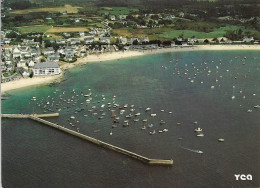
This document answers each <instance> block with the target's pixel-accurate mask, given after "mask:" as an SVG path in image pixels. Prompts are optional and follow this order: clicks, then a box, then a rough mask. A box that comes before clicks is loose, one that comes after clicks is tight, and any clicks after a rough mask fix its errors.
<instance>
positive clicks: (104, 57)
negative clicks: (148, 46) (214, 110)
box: [1, 45, 260, 93]
mask: <svg viewBox="0 0 260 188" xmlns="http://www.w3.org/2000/svg"><path fill="white" fill-rule="evenodd" d="M200 50H260V45H199V46H189V47H173V48H161V49H153V50H147V51H125V52H111V53H104V54H98V55H96V54H92V55H89V56H87V57H83V58H78V60H77V61H76V62H75V63H71V64H68V63H67V64H64V65H62V66H61V69H62V71H63V73H64V72H65V70H67V69H70V68H73V67H76V66H79V65H83V64H86V63H91V62H103V61H109V60H119V59H122V58H130V57H137V56H142V55H148V54H155V53H166V52H178V51H200ZM62 76H63V74H60V75H55V76H39V77H33V78H24V79H20V80H15V81H11V82H7V83H2V84H1V92H2V93H4V92H7V91H10V90H14V89H20V88H24V87H30V86H35V85H41V84H48V83H52V82H55V81H58V80H60V79H61V78H62Z"/></svg>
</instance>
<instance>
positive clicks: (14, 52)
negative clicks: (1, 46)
mask: <svg viewBox="0 0 260 188" xmlns="http://www.w3.org/2000/svg"><path fill="white" fill-rule="evenodd" d="M20 55H21V51H20V50H19V49H18V48H15V49H14V51H13V57H14V58H16V57H20Z"/></svg>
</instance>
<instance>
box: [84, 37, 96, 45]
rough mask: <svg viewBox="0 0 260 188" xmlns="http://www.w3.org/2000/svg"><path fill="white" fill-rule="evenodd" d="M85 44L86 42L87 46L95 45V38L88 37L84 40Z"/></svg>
mask: <svg viewBox="0 0 260 188" xmlns="http://www.w3.org/2000/svg"><path fill="white" fill-rule="evenodd" d="M84 42H85V44H91V43H93V42H94V36H86V37H85V38H84Z"/></svg>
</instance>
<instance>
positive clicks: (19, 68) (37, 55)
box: [1, 7, 259, 83]
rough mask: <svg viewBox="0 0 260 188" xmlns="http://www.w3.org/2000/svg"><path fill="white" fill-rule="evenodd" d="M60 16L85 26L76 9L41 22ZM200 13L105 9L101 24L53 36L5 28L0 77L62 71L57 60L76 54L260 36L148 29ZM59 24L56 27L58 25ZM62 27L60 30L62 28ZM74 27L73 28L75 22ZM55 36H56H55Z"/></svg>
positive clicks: (228, 42) (47, 16)
mask: <svg viewBox="0 0 260 188" xmlns="http://www.w3.org/2000/svg"><path fill="white" fill-rule="evenodd" d="M2 10H3V11H4V13H3V14H2V19H5V18H6V15H7V14H8V13H9V12H10V11H12V9H11V8H10V7H4V8H3V7H2ZM62 16H66V22H70V24H72V25H77V24H79V25H81V26H84V24H86V23H87V22H88V21H87V19H86V17H85V16H82V17H80V16H79V15H78V14H70V13H68V12H67V11H62V12H60V13H52V14H45V19H44V23H49V22H51V24H50V25H51V27H52V28H53V25H55V24H57V22H60V21H61V20H60V19H59V18H61V17H62ZM198 16H199V15H197V14H192V13H186V12H185V13H184V12H182V11H179V12H178V11H177V12H175V15H174V14H172V13H168V14H160V13H157V14H146V13H142V14H141V13H138V14H135V12H131V13H129V14H117V15H113V14H111V13H109V12H106V9H105V10H104V12H103V13H102V17H101V19H100V20H99V22H100V23H99V27H89V26H88V27H87V30H83V29H82V30H80V29H81V28H84V27H79V28H78V29H79V30H78V31H77V32H75V31H74V32H71V31H69V32H59V33H55V35H52V34H51V33H48V32H37V31H32V32H28V33H22V32H20V31H19V30H17V28H14V29H12V28H11V29H10V28H9V29H5V28H4V29H3V31H2V33H1V51H2V54H1V60H2V61H1V68H2V74H1V78H2V81H1V82H2V83H4V82H9V81H12V80H17V79H21V78H25V77H33V76H43V75H56V74H60V73H61V72H62V70H61V68H60V66H61V65H64V64H66V63H74V62H76V61H77V59H78V58H81V57H87V56H88V55H91V54H103V53H111V52H119V51H146V50H153V49H161V48H176V47H180V48H184V47H192V46H197V45H217V44H221V45H232V44H236V45H237V44H239V45H240V44H249V45H257V44H259V40H255V39H254V37H253V36H252V35H250V33H249V32H247V34H248V35H246V34H244V33H242V31H240V30H239V31H238V33H231V34H233V35H237V37H236V38H239V40H234V39H233V40H232V39H231V38H232V36H233V35H231V34H230V36H231V38H228V37H226V36H221V37H214V38H213V37H207V38H205V37H204V38H199V37H196V36H190V37H186V36H184V35H183V34H180V35H178V37H173V38H171V39H167V38H164V39H162V40H160V39H161V38H158V39H157V38H156V37H155V36H153V35H152V34H151V33H149V32H150V30H151V31H153V29H161V28H162V29H164V28H165V27H168V25H169V24H172V23H173V20H177V21H180V20H181V21H183V20H189V19H188V18H194V19H195V18H196V17H198ZM15 18H17V16H16V17H15ZM222 19H224V21H225V20H226V19H229V20H230V19H231V18H230V17H225V18H222ZM233 20H234V19H233ZM177 21H176V22H175V24H176V23H177ZM237 21H239V22H243V23H244V22H247V21H248V22H249V21H250V19H248V20H245V19H242V20H241V19H239V20H237ZM59 24H64V23H59ZM176 26H177V24H176ZM25 27H27V26H25ZM28 27H29V26H28ZM35 28H37V27H35ZM57 28H58V29H59V27H57ZM60 28H61V31H62V27H60ZM75 28H76V29H77V27H75ZM118 28H127V29H128V30H129V29H133V31H134V30H138V29H139V30H141V31H144V30H145V32H144V33H142V34H136V36H135V33H134V32H133V33H131V35H130V34H129V35H128V34H127V33H126V34H124V33H123V31H126V30H124V29H121V30H120V29H119V31H120V32H122V35H120V34H121V33H120V32H119V31H118ZM67 29H69V28H67ZM167 29H168V28H167ZM172 30H174V29H172ZM167 31H168V30H167ZM146 33H147V34H146ZM206 34H207V33H206ZM53 36H56V38H55V37H53ZM57 36H58V37H57ZM205 36H206V35H205ZM233 38H234V37H233Z"/></svg>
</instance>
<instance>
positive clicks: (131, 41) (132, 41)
mask: <svg viewBox="0 0 260 188" xmlns="http://www.w3.org/2000/svg"><path fill="white" fill-rule="evenodd" d="M135 41H137V42H138V43H139V39H138V38H131V39H130V41H129V44H133V43H134V42H135Z"/></svg>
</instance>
